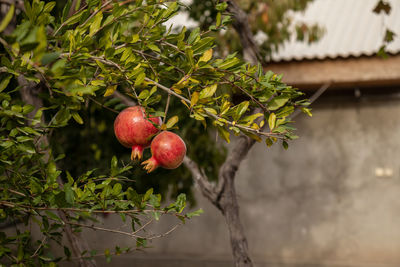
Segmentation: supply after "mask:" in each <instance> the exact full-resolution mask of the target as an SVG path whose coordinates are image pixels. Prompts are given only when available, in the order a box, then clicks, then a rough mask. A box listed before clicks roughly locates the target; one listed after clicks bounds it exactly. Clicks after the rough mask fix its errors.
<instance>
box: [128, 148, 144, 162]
mask: <svg viewBox="0 0 400 267" xmlns="http://www.w3.org/2000/svg"><path fill="white" fill-rule="evenodd" d="M143 149H144V148H143V147H142V146H137V145H134V146H132V153H131V160H132V161H133V160H141V159H142V155H143Z"/></svg>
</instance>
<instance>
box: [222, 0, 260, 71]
mask: <svg viewBox="0 0 400 267" xmlns="http://www.w3.org/2000/svg"><path fill="white" fill-rule="evenodd" d="M224 2H226V3H227V4H228V9H227V10H228V12H229V13H231V14H232V16H233V18H234V20H233V24H232V25H233V28H235V30H236V32H237V33H238V35H239V38H240V42H241V44H242V48H243V58H244V59H245V60H246V61H248V62H250V63H251V64H253V65H256V64H257V62H258V61H261V56H260V52H259V49H258V46H257V44H256V42H255V40H254V36H253V33H252V31H251V29H250V26H249V21H248V18H247V14H246V12H244V11H243V10H242V9H241V8H240V7H239V6H238V4H237V3H236V2H235V1H234V0H224Z"/></svg>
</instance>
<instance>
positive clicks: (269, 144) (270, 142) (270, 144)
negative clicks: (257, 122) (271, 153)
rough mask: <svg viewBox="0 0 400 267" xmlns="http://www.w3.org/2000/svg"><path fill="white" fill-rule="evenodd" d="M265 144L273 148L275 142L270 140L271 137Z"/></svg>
mask: <svg viewBox="0 0 400 267" xmlns="http://www.w3.org/2000/svg"><path fill="white" fill-rule="evenodd" d="M265 143H266V144H267V146H268V147H270V146H272V145H273V144H274V142H273V141H272V139H271V138H269V137H268V138H266V139H265Z"/></svg>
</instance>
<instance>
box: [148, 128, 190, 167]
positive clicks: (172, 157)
mask: <svg viewBox="0 0 400 267" xmlns="http://www.w3.org/2000/svg"><path fill="white" fill-rule="evenodd" d="M150 148H151V154H152V157H151V158H150V159H148V160H146V161H144V162H143V163H142V165H145V166H144V169H145V170H147V172H148V173H150V172H152V171H154V170H155V169H156V168H157V167H158V166H160V167H163V168H165V169H175V168H178V167H179V165H181V163H182V161H183V158H184V157H185V155H186V145H185V142H183V140H182V138H180V137H179V136H178V135H176V134H174V133H172V132H168V131H163V132H161V133H160V134H158V135H157V136H156V137H155V138H154V139H153V141H152V142H151V146H150Z"/></svg>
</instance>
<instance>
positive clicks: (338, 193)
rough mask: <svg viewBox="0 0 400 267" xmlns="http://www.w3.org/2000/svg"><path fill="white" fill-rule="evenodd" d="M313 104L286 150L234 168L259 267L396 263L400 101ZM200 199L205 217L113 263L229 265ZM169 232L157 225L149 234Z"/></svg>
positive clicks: (399, 261) (256, 151) (259, 149)
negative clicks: (309, 116) (141, 250)
mask: <svg viewBox="0 0 400 267" xmlns="http://www.w3.org/2000/svg"><path fill="white" fill-rule="evenodd" d="M313 108H314V110H313V113H314V116H313V117H312V118H308V117H305V116H302V115H301V116H299V117H298V118H297V119H296V120H297V122H296V125H297V127H298V134H299V135H300V137H301V138H300V139H298V140H297V141H294V142H292V143H291V144H290V147H289V150H287V151H285V150H283V149H282V148H281V147H280V146H274V147H272V148H267V147H266V146H265V144H258V145H256V146H255V147H254V148H253V149H252V150H251V152H250V154H249V156H248V158H247V159H246V160H245V161H244V162H243V164H242V166H241V168H240V170H239V173H238V177H237V181H236V184H237V188H238V194H239V202H240V207H241V215H242V218H243V224H244V226H245V228H246V233H247V235H248V239H249V247H250V251H251V254H252V256H253V259H254V261H255V263H256V266H268V267H283V266H285V267H288V266H297V267H298V266H393V267H394V266H400V253H399V252H400V175H399V174H400V173H399V172H400V162H399V156H400V100H397V99H396V98H395V97H393V96H385V97H383V98H378V97H373V98H367V99H364V98H363V97H362V98H361V99H358V100H354V99H350V100H349V99H320V100H319V103H316V104H315V105H314V106H313ZM198 199H199V206H200V207H202V208H203V209H204V211H205V213H204V214H203V215H202V216H201V217H198V218H195V219H193V220H192V221H190V222H188V223H187V224H186V225H184V226H182V227H180V228H179V229H178V230H176V231H175V232H174V233H172V234H171V235H170V236H169V237H166V238H162V239H159V240H156V241H154V242H153V243H152V244H151V245H152V246H154V248H152V249H148V250H146V252H144V253H134V254H132V255H129V256H120V258H115V261H114V262H115V263H114V264H115V265H118V266H232V264H231V254H230V243H229V236H228V233H227V229H226V226H225V222H224V220H223V218H222V216H221V215H220V214H219V212H218V211H217V210H216V209H215V208H214V207H213V206H211V205H210V204H209V203H208V202H207V201H206V200H205V199H204V198H202V196H201V195H200V194H199V195H198ZM167 228H168V226H167V225H166V221H163V222H161V223H159V224H158V225H156V226H155V228H154V232H161V231H163V230H166V229H167ZM113 238H115V236H113ZM89 241H90V243H91V244H92V245H93V246H99V245H104V244H109V245H111V244H112V243H114V242H115V243H118V242H119V243H120V242H121V240H118V241H117V240H112V239H110V238H109V237H107V236H105V235H103V234H101V235H100V234H99V235H96V236H94V237H92V238H90V239H89ZM123 242H125V243H126V244H129V243H130V242H131V241H130V240H128V239H124V240H123Z"/></svg>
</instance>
